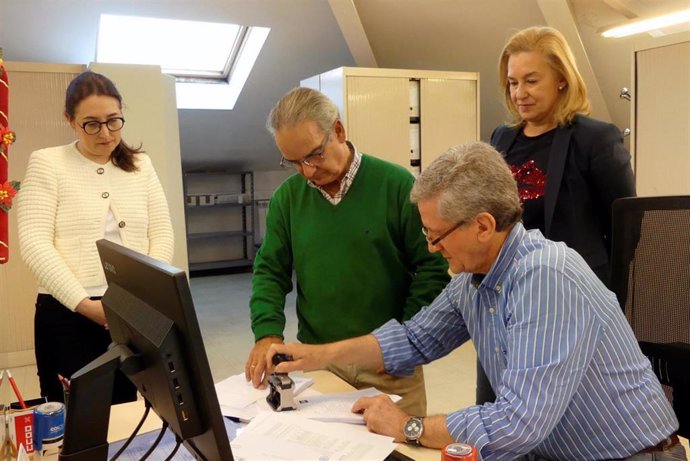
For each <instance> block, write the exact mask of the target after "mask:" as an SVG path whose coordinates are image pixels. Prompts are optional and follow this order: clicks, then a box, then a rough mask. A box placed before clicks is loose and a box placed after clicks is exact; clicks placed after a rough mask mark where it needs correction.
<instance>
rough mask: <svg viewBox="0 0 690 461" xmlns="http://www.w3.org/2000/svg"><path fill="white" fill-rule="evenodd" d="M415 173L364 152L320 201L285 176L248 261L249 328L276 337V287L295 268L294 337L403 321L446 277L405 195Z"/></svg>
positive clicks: (357, 331) (280, 308)
mask: <svg viewBox="0 0 690 461" xmlns="http://www.w3.org/2000/svg"><path fill="white" fill-rule="evenodd" d="M413 182H414V178H413V177H412V175H411V174H410V173H409V172H408V171H407V170H405V169H404V168H402V167H399V166H397V165H393V164H391V163H388V162H385V161H383V160H380V159H377V158H375V157H371V156H368V155H363V156H362V163H361V165H360V167H359V170H358V171H357V174H356V176H355V179H354V181H353V183H352V185H351V187H350V189H349V190H348V192H347V194H345V197H343V199H342V200H341V202H340V203H339V204H338V205H335V206H334V205H332V204H331V203H329V202H328V201H327V200H326V199H325V198H324V197H323V196H322V195H321V193H320V192H319V191H318V190H317V189H315V188H313V187H310V186H309V185H308V184H307V182H306V180H305V179H304V178H303V177H301V176H299V175H294V176H291V177H290V178H288V179H287V180H285V182H283V184H281V185H280V186H279V187H278V189H277V190H276V191H275V193H274V195H273V198H272V199H271V202H270V205H269V209H268V214H267V218H266V235H265V238H264V241H263V243H262V245H261V248H260V249H259V251H258V253H257V255H256V259H255V262H254V275H253V278H252V285H253V288H252V298H251V301H250V309H251V317H252V330H253V331H254V336H255V338H256V339H257V340H258V339H260V338H262V337H264V336H268V335H278V336H282V334H283V329H284V327H285V315H284V305H285V295H286V294H287V293H289V292H290V291H291V290H292V271H293V269H294V271H295V273H296V276H297V317H298V332H297V338H298V339H299V340H300V341H302V342H304V343H326V342H331V341H337V340H340V339H344V338H351V337H354V336H359V335H363V334H366V333H369V332H371V331H372V330H373V329H375V328H376V327H378V326H380V325H382V324H383V323H385V322H386V321H388V320H389V319H391V318H395V319H397V320H406V319H408V318H410V317H412V316H413V315H414V314H415V313H416V312H417V311H419V309H420V308H421V307H423V306H426V305H428V304H430V303H431V301H432V300H433V299H434V298H435V297H436V295H438V294H439V293H440V292H441V290H442V289H443V287H444V286H445V285H446V283H447V282H448V274H447V264H446V262H445V260H444V259H443V258H442V257H440V255H438V254H431V253H429V251H428V249H427V244H426V240H425V239H424V237H423V236H422V233H421V220H420V218H419V212H418V211H417V207H416V206H414V205H412V204H411V203H410V189H411V188H412V184H413Z"/></svg>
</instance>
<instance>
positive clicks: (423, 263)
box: [400, 178, 450, 320]
mask: <svg viewBox="0 0 690 461" xmlns="http://www.w3.org/2000/svg"><path fill="white" fill-rule="evenodd" d="M411 190H412V178H410V182H409V183H408V185H407V186H406V187H403V188H402V190H401V191H402V196H401V198H400V200H401V212H400V217H401V228H402V231H403V244H404V245H405V255H406V259H407V265H408V270H409V271H410V273H411V274H412V282H411V283H410V288H409V294H408V296H407V300H406V302H405V311H404V312H403V320H408V319H410V318H412V316H414V315H415V314H416V313H417V312H419V310H420V309H421V308H422V307H424V306H428V305H429V304H431V302H432V301H433V300H434V299H435V298H436V296H438V295H439V294H440V293H441V291H442V290H443V288H444V287H445V286H446V284H447V283H448V281H449V280H450V276H449V275H448V264H447V263H446V261H445V259H443V257H442V256H441V254H440V253H430V252H429V247H428V245H427V242H426V239H425V238H424V235H423V234H422V220H421V218H420V216H419V211H418V209H417V206H416V205H414V204H412V203H411V202H410V191H411Z"/></svg>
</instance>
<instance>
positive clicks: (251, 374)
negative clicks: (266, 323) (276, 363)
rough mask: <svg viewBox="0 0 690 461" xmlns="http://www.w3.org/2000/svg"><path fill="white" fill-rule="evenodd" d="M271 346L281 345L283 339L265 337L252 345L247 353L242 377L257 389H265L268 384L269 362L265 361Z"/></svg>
mask: <svg viewBox="0 0 690 461" xmlns="http://www.w3.org/2000/svg"><path fill="white" fill-rule="evenodd" d="M271 344H283V338H281V337H279V336H266V337H264V338H261V339H260V340H258V341H257V342H256V344H254V347H253V348H252V351H251V352H250V353H249V358H248V359H247V363H246V364H245V365H244V377H245V378H246V380H247V381H251V382H252V385H253V386H254V387H256V388H258V389H265V388H266V384H267V383H268V374H269V371H268V367H267V364H269V363H271V362H267V361H266V352H267V351H268V348H269V346H270V345H271Z"/></svg>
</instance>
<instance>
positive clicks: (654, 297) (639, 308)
mask: <svg viewBox="0 0 690 461" xmlns="http://www.w3.org/2000/svg"><path fill="white" fill-rule="evenodd" d="M612 227H613V230H612V237H613V238H612V240H611V286H612V288H613V291H614V292H615V293H616V296H617V297H618V301H619V302H620V304H621V306H622V308H623V311H624V312H625V316H626V318H627V319H628V322H630V325H631V326H632V329H633V331H634V332H635V337H636V338H637V340H638V341H639V343H640V348H641V349H642V352H643V353H644V354H645V355H646V356H647V357H649V360H650V361H651V363H652V368H653V369H654V372H655V373H656V375H657V377H658V378H659V381H661V384H662V387H663V388H664V392H665V393H666V396H667V397H668V399H669V400H670V401H671V404H672V405H673V409H674V411H675V412H676V416H677V417H678V420H679V421H680V429H679V431H678V433H679V434H680V435H681V436H683V437H690V196H674V197H631V198H623V199H619V200H616V201H615V202H614V203H613V222H612Z"/></svg>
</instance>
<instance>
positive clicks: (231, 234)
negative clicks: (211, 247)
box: [187, 230, 252, 240]
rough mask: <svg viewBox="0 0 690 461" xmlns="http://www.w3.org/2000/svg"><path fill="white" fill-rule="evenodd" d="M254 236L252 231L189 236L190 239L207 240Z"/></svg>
mask: <svg viewBox="0 0 690 461" xmlns="http://www.w3.org/2000/svg"><path fill="white" fill-rule="evenodd" d="M247 235H252V232H251V231H241V230H236V231H214V232H190V233H188V234H187V238H188V239H195V240H196V239H206V238H220V237H245V236H247Z"/></svg>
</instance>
